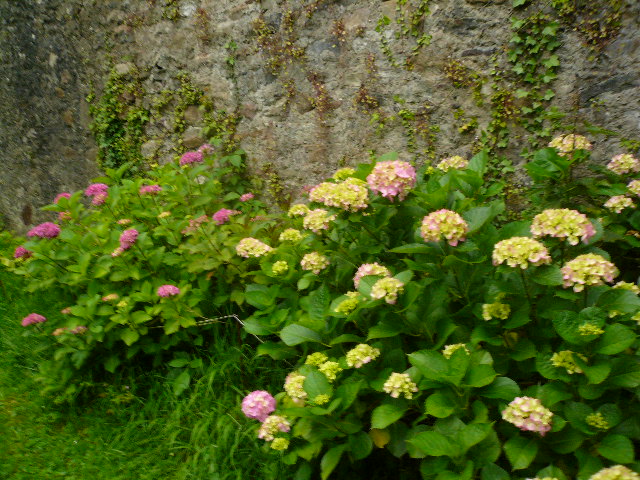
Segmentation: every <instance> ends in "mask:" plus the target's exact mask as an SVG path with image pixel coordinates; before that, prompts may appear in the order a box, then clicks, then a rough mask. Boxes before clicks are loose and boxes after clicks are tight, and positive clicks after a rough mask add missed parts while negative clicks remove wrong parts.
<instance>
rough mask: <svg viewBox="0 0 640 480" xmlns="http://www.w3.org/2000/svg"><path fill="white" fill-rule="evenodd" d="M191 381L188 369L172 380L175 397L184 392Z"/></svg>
mask: <svg viewBox="0 0 640 480" xmlns="http://www.w3.org/2000/svg"><path fill="white" fill-rule="evenodd" d="M189 383H191V375H190V374H189V371H188V370H185V371H183V372H182V373H181V374H180V375H178V376H177V377H176V378H175V379H174V380H173V393H174V395H175V396H176V397H177V396H179V395H180V394H182V392H184V391H185V390H186V389H187V388H188V387H189Z"/></svg>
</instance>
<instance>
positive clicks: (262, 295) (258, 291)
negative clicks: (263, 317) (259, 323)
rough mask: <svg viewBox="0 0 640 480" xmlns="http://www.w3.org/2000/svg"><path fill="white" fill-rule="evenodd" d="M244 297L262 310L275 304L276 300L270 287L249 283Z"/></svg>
mask: <svg viewBox="0 0 640 480" xmlns="http://www.w3.org/2000/svg"><path fill="white" fill-rule="evenodd" d="M244 298H245V300H246V302H247V303H248V304H249V305H251V306H253V307H256V308H258V309H260V310H265V309H266V308H267V307H269V306H270V305H273V303H274V301H275V297H274V295H273V294H272V293H271V292H270V289H269V288H267V287H265V286H264V285H255V284H252V285H247V289H246V291H245V294H244Z"/></svg>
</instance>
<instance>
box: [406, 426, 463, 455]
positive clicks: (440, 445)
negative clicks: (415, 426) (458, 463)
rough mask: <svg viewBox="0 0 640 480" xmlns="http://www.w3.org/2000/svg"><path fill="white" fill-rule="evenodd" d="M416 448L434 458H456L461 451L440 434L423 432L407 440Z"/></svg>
mask: <svg viewBox="0 0 640 480" xmlns="http://www.w3.org/2000/svg"><path fill="white" fill-rule="evenodd" d="M407 442H409V443H411V444H412V445H413V446H414V447H415V448H417V449H418V450H419V451H421V452H422V453H424V454H425V455H430V456H432V457H440V456H443V455H444V456H449V457H455V456H457V455H458V453H459V451H460V450H459V449H458V448H457V447H456V446H454V445H453V444H452V443H451V442H450V441H449V439H448V438H447V437H445V436H444V435H442V434H441V433H438V432H421V433H418V434H417V435H416V436H414V437H413V438H411V439H409V440H407Z"/></svg>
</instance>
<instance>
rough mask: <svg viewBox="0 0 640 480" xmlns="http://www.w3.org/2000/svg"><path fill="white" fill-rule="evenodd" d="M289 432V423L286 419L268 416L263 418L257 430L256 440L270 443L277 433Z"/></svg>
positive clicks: (278, 416)
mask: <svg viewBox="0 0 640 480" xmlns="http://www.w3.org/2000/svg"><path fill="white" fill-rule="evenodd" d="M289 430H291V423H289V421H288V420H287V418H286V417H283V416H281V415H269V416H268V417H267V418H265V420H264V422H262V426H261V427H260V430H258V438H260V439H262V440H265V441H267V442H271V441H273V440H274V439H275V436H276V435H277V434H278V432H284V433H287V432H288V431H289Z"/></svg>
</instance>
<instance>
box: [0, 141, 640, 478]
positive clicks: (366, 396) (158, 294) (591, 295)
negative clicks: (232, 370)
mask: <svg viewBox="0 0 640 480" xmlns="http://www.w3.org/2000/svg"><path fill="white" fill-rule="evenodd" d="M567 138H568V139H567ZM567 138H563V139H561V140H559V141H558V142H556V144H557V145H556V144H553V145H552V146H551V147H549V148H546V149H543V150H540V151H539V152H537V153H536V154H535V155H534V159H533V161H532V162H530V164H529V166H528V167H527V170H528V171H529V173H530V174H531V176H532V178H533V180H534V182H535V185H534V188H533V193H532V195H533V196H534V198H535V199H536V202H537V203H534V205H535V211H534V212H532V214H531V215H530V216H529V218H525V219H522V220H519V221H515V222H510V223H504V221H503V220H501V218H503V217H502V216H501V215H500V214H501V213H503V212H504V209H505V207H504V203H503V201H502V200H501V198H500V196H499V194H500V191H501V189H502V187H503V185H501V184H500V183H499V182H495V181H493V183H485V179H484V176H485V173H486V170H487V162H488V161H489V158H488V156H487V154H486V153H484V152H482V153H479V154H477V155H476V156H475V157H473V158H472V159H470V160H469V161H466V160H465V159H462V160H460V159H459V158H455V157H452V159H448V160H447V161H446V162H445V163H444V164H441V165H440V167H438V168H435V169H434V168H430V167H422V168H418V169H416V168H415V167H414V166H412V165H410V164H409V163H408V162H405V161H403V160H400V159H398V156H397V155H395V154H388V155H384V156H382V157H380V158H378V159H377V161H374V162H372V163H371V164H364V165H360V166H358V167H357V168H353V169H341V170H339V171H338V172H336V174H335V175H334V176H333V178H331V179H328V180H327V181H326V182H322V183H320V184H319V185H318V186H316V187H313V188H311V189H309V202H307V203H299V204H296V205H293V206H292V207H291V209H290V210H289V211H288V212H286V214H283V215H271V216H269V215H267V214H266V213H265V212H264V211H263V210H262V207H261V205H260V204H259V203H258V202H257V201H256V200H255V199H254V198H253V195H252V194H250V192H245V189H246V187H245V186H244V184H243V183H242V182H241V180H240V177H239V175H238V174H239V173H240V169H241V166H242V157H241V155H233V156H230V157H223V158H216V157H215V156H212V155H202V153H201V152H190V153H189V154H188V155H185V156H184V157H183V158H182V159H181V161H180V162H177V164H174V165H167V166H165V167H159V168H158V169H155V170H153V171H152V172H150V175H149V178H146V179H137V180H123V181H121V182H119V183H118V182H117V181H116V180H117V177H118V175H117V173H116V172H111V174H112V175H111V178H105V179H98V180H97V182H98V183H96V184H94V185H105V186H107V188H106V189H105V188H104V187H102V186H100V187H94V188H91V189H87V190H89V191H90V192H91V195H89V194H87V195H86V196H84V197H83V194H82V193H80V192H78V193H75V194H72V195H69V196H68V197H67V196H59V198H57V199H56V202H55V203H54V204H52V205H51V206H50V207H48V209H49V210H52V211H55V212H58V213H64V215H62V216H60V219H59V221H58V223H56V224H53V225H56V226H57V227H58V228H52V227H50V226H46V227H42V228H40V229H38V230H37V231H38V232H40V233H41V235H34V236H33V237H30V239H29V240H28V241H27V242H26V243H24V244H23V245H21V246H20V247H19V249H16V251H15V252H14V255H13V257H14V258H10V259H5V263H7V264H9V265H11V266H12V267H13V268H14V270H15V271H16V272H17V273H20V274H23V275H25V276H28V277H30V278H31V279H32V284H31V285H32V288H33V289H37V288H46V287H51V286H55V287H56V288H58V289H60V290H61V291H62V292H63V294H65V295H67V298H68V299H69V307H68V308H66V309H65V310H64V311H63V312H64V314H61V315H60V317H59V318H49V319H46V321H44V320H40V319H39V318H40V317H38V316H35V315H38V314H37V312H31V313H30V312H25V315H27V314H28V313H30V314H29V315H27V316H26V317H25V320H24V322H25V324H27V325H26V326H25V329H27V331H33V332H34V334H35V332H36V331H38V332H40V331H43V332H45V334H47V335H48V336H49V337H52V338H55V341H56V342H57V345H58V348H57V350H56V351H55V353H54V356H53V359H52V361H51V364H50V365H49V368H48V367H47V366H45V368H44V370H45V373H49V374H50V375H52V376H53V375H57V376H56V377H55V379H56V381H57V382H58V384H61V385H64V384H65V380H66V379H69V378H71V377H72V376H73V375H75V374H77V373H78V372H79V371H86V370H92V369H95V367H96V366H99V367H100V368H102V367H104V368H106V369H107V370H109V371H115V369H116V368H117V367H118V365H119V364H121V363H126V362H134V361H151V362H152V364H153V363H155V364H159V363H160V362H164V361H168V364H169V365H170V366H171V367H173V368H176V370H177V371H178V372H181V373H179V375H177V376H176V385H177V390H178V391H179V390H180V389H181V388H186V386H187V385H188V378H189V377H188V375H189V373H188V368H197V366H198V362H197V359H194V358H192V357H191V356H190V352H191V351H192V350H190V346H193V345H196V346H197V345H202V344H204V343H205V342H206V338H207V337H206V335H207V329H206V328H204V325H205V324H207V323H208V322H210V321H214V320H215V319H212V320H209V318H210V317H216V316H219V315H222V314H225V313H226V314H229V313H233V314H236V315H237V316H238V318H239V319H240V320H241V322H242V325H243V328H244V331H245V338H246V339H247V341H250V340H251V341H253V340H252V339H253V337H254V336H255V337H258V339H259V342H258V343H257V344H256V345H257V354H258V355H269V356H271V357H272V358H274V359H276V360H279V361H282V362H283V363H284V364H286V365H288V366H290V371H289V373H288V375H287V376H286V378H282V391H279V392H267V391H265V390H261V388H264V386H263V385H255V386H254V388H255V389H256V390H255V391H253V392H251V393H249V392H247V395H246V397H245V398H244V400H243V401H242V404H241V405H238V411H240V409H242V411H243V412H244V414H245V415H246V416H247V422H251V423H253V424H254V425H255V431H256V441H260V442H264V445H265V448H267V449H270V450H272V451H273V452H274V454H275V455H281V456H282V460H283V461H284V462H286V463H288V464H291V465H297V467H296V468H297V473H296V476H295V479H296V480H306V479H311V478H318V476H319V477H320V478H321V479H323V480H324V479H328V478H335V479H341V478H344V479H347V478H365V476H371V478H378V477H375V476H372V475H371V472H376V471H379V472H384V473H383V477H380V478H389V477H388V476H389V475H396V474H397V477H398V478H412V479H413V478H423V479H437V480H447V479H467V480H471V479H497V480H502V479H510V478H516V479H519V480H523V479H526V478H555V479H558V480H567V479H574V478H575V479H580V480H583V479H584V480H587V479H597V478H637V477H636V474H635V473H633V471H634V470H636V471H637V470H638V469H639V466H640V465H639V464H638V462H637V461H636V458H635V450H634V443H635V442H638V440H640V415H639V413H640V408H639V407H638V393H639V391H638V387H639V386H640V358H638V356H637V354H636V352H637V346H638V342H637V329H638V321H640V313H639V312H640V298H638V292H639V291H640V290H639V289H638V287H637V285H636V281H637V277H638V273H639V269H638V268H637V265H636V263H634V262H633V261H629V260H627V259H626V258H627V257H624V256H621V255H620V252H622V254H625V255H628V254H629V253H630V252H631V249H632V248H634V247H636V246H638V245H636V244H635V242H638V241H639V240H637V239H636V238H635V236H633V235H629V234H628V233H627V230H624V232H625V233H624V234H622V233H620V232H622V230H621V229H623V228H627V227H626V226H625V225H626V224H627V223H629V225H631V226H633V223H631V222H633V221H635V220H633V218H634V217H633V213H629V212H634V211H633V210H632V209H630V208H624V209H622V210H621V213H617V212H616V209H615V208H611V209H610V208H606V207H604V203H605V201H606V198H605V199H603V198H599V200H598V202H599V203H598V202H596V203H594V204H593V205H597V207H594V208H591V207H590V205H592V204H589V203H587V202H582V203H584V204H586V205H588V208H587V207H585V208H582V207H580V208H578V209H576V206H577V205H581V203H580V202H575V201H573V200H574V199H573V198H569V197H568V195H569V194H568V192H569V191H565V192H563V193H562V195H564V197H562V195H558V194H557V193H553V192H551V193H550V190H549V189H547V187H546V186H543V185H542V183H541V182H543V181H546V180H549V183H550V184H552V185H555V186H558V185H574V184H577V183H576V182H575V181H574V180H573V179H572V173H571V171H572V166H573V165H575V164H577V163H580V162H584V161H585V160H587V159H588V155H589V152H588V149H589V148H590V144H588V141H587V142H586V143H585V141H583V140H582V139H579V138H577V137H567ZM585 140H586V139H585ZM198 153H199V154H198ZM463 160H464V161H463ZM552 160H553V161H552ZM623 160H624V161H620V160H618V161H617V163H616V164H615V165H616V167H615V168H616V170H618V171H620V170H621V168H622V167H620V165H623V166H626V167H625V168H627V170H628V171H629V172H635V170H634V169H633V165H632V162H629V161H628V159H623ZM550 165H551V166H550ZM563 168H564V170H563ZM602 168H603V170H606V172H603V175H604V178H606V182H605V180H597V182H600V183H597V182H596V181H594V182H596V183H593V184H592V185H589V184H588V182H587V183H583V184H580V185H581V190H580V189H579V190H580V191H581V192H582V191H588V192H591V193H590V195H591V197H597V196H598V195H599V196H600V197H603V195H605V194H604V193H603V192H604V191H606V192H608V193H607V194H610V195H621V194H623V193H622V192H620V191H619V188H620V187H619V185H621V184H622V185H624V187H625V188H627V184H629V187H628V189H629V191H630V192H634V189H635V190H636V191H640V187H638V186H637V185H635V184H633V183H630V182H632V181H633V179H632V178H628V179H624V181H623V182H619V181H618V180H617V179H616V177H615V176H616V175H620V174H619V173H617V172H614V171H613V170H611V169H607V168H606V167H602ZM558 172H560V173H558ZM607 172H608V173H607ZM545 179H546V180H545ZM616 182H617V183H616ZM624 182H626V183H624ZM594 185H595V186H598V188H600V190H596V189H595V187H594ZM632 185H633V186H632ZM639 185H640V183H639ZM145 186H147V187H151V186H157V187H158V188H156V187H154V188H142V187H145ZM589 189H591V190H589ZM609 192H610V193H609ZM634 194H636V193H634ZM629 195H630V194H629ZM591 197H589V198H591ZM96 198H98V201H97V202H96V201H95V200H96ZM563 199H564V200H566V201H563ZM567 199H568V200H567ZM616 205H618V206H619V205H621V203H620V202H616ZM578 210H580V211H578ZM594 212H597V216H596V215H594ZM625 215H631V216H630V217H626V216H625ZM620 216H622V217H620ZM36 228H37V227H36ZM58 230H59V231H58ZM638 230H640V228H639V229H638ZM134 232H135V233H134ZM54 233H55V234H54ZM636 233H637V232H636ZM638 236H639V237H640V234H638ZM626 237H630V238H629V239H627V238H626ZM620 244H623V245H624V248H620V247H619V245H620ZM609 250H612V251H613V252H614V253H615V254H614V255H613V256H612V255H610V254H609V253H608V251H609ZM115 252H118V253H117V254H116V255H114V253H115ZM614 282H618V283H614ZM27 318H28V320H27ZM43 318H44V317H43ZM16 321H20V320H19V319H16ZM80 327H82V328H80ZM229 328H234V327H231V326H229ZM29 329H31V330H29ZM53 332H57V334H56V335H55V336H54V335H52V333H53ZM150 359H151V360H150ZM51 372H54V373H51ZM55 372H57V374H56V373H55ZM61 372H62V373H61ZM71 387H73V385H72V386H71ZM71 387H68V388H71ZM390 472H391V473H390ZM358 475H360V477H358Z"/></svg>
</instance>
